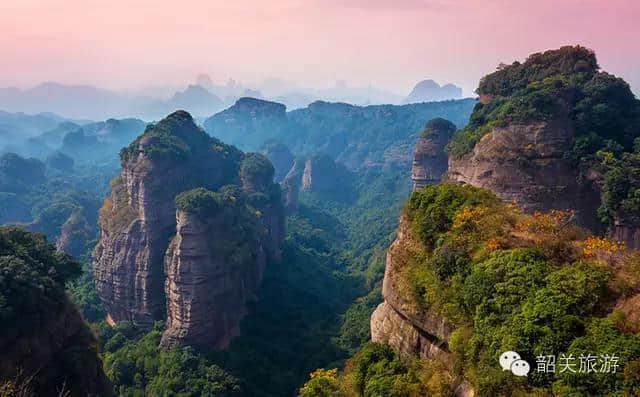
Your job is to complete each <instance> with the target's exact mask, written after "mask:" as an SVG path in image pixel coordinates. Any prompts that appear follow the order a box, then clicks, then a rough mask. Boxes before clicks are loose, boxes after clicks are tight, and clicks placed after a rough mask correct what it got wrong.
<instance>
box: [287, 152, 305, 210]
mask: <svg viewBox="0 0 640 397" xmlns="http://www.w3.org/2000/svg"><path fill="white" fill-rule="evenodd" d="M305 163H306V160H305V159H303V158H297V159H295V160H294V162H293V166H292V167H291V169H290V170H289V172H288V173H287V176H285V177H284V179H283V180H282V183H281V186H282V193H283V205H284V208H285V211H286V212H287V213H288V214H291V213H294V212H296V211H297V210H298V194H299V193H300V188H301V187H302V174H303V173H304V167H305Z"/></svg>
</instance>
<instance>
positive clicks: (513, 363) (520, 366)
mask: <svg viewBox="0 0 640 397" xmlns="http://www.w3.org/2000/svg"><path fill="white" fill-rule="evenodd" d="M500 366H501V367H502V370H503V371H511V372H512V373H513V374H514V375H516V376H527V374H528V373H529V371H530V370H531V367H530V366H529V363H528V362H526V361H524V360H523V359H522V358H521V357H520V355H519V354H518V353H516V352H512V351H508V352H504V353H502V354H501V355H500Z"/></svg>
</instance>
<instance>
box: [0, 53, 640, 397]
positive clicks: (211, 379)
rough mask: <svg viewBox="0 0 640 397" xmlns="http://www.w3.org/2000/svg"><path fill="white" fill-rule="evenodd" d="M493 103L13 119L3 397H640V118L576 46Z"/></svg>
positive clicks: (514, 75) (524, 70) (1, 311)
mask: <svg viewBox="0 0 640 397" xmlns="http://www.w3.org/2000/svg"><path fill="white" fill-rule="evenodd" d="M423 83H424V84H423ZM431 83H433V82H432V81H431ZM433 84H435V83H433ZM433 84H430V83H429V81H426V82H422V83H420V84H419V86H418V87H416V89H414V92H412V95H413V96H420V95H427V94H429V95H440V94H438V93H437V92H436V91H438V90H442V91H443V93H442V95H447V96H448V95H449V94H448V93H446V92H445V91H447V90H449V91H450V90H453V91H456V90H455V87H449V86H443V87H440V86H439V85H438V87H435V86H434V85H433ZM435 85H437V84H435ZM429 90H433V91H434V93H431V92H427V91H429ZM422 91H425V92H422ZM476 92H477V94H478V98H467V99H447V100H442V101H435V102H419V103H408V104H403V105H365V106H358V105H352V104H347V103H339V102H327V101H314V102H312V103H310V104H308V106H305V107H301V108H299V109H295V110H290V111H288V110H287V107H286V106H285V105H283V104H281V103H277V102H273V101H268V100H265V99H261V98H250V97H242V98H240V99H237V100H236V101H235V102H234V103H233V105H231V106H229V107H228V108H226V109H224V110H221V111H219V112H217V113H214V114H211V115H210V116H209V117H206V118H200V119H198V118H194V116H193V115H192V114H190V113H189V112H188V111H186V110H177V111H173V112H170V113H168V114H166V115H164V116H163V117H162V118H160V119H159V120H158V121H155V122H151V123H147V122H145V121H143V120H139V119H132V118H129V119H107V120H105V121H104V122H94V121H88V120H84V121H83V120H71V119H65V118H62V117H57V116H56V117H54V116H51V115H41V116H40V117H38V118H35V116H34V117H31V116H25V115H18V114H10V113H7V114H2V115H0V116H2V117H5V118H6V119H7V120H9V119H10V120H12V121H11V122H12V123H14V124H15V125H19V126H20V128H22V131H28V135H29V138H28V139H22V140H20V141H16V144H14V145H6V146H5V147H4V148H3V149H2V150H3V152H2V153H0V224H2V225H5V226H2V227H0V264H1V265H0V319H2V320H3V322H4V323H5V324H7V327H3V329H2V330H1V331H0V350H1V351H2V352H3V354H2V355H0V369H2V371H1V372H0V396H2V397H5V396H7V397H8V396H10V395H18V394H16V393H18V391H20V393H22V394H19V395H21V396H25V397H30V396H32V395H47V393H49V395H53V394H50V391H51V390H56V393H60V395H71V396H84V395H87V394H89V395H99V396H103V395H104V396H110V395H118V396H156V395H158V396H160V395H162V396H173V395H180V396H211V397H214V396H215V397H226V396H247V397H282V396H299V397H352V396H358V397H383V396H384V397H387V396H390V397H396V396H397V397H414V396H415V397H418V396H459V397H472V396H582V395H585V396H592V395H593V396H607V395H612V396H614V395H615V396H632V395H635V393H638V391H639V390H640V305H639V303H638V299H639V297H640V279H639V278H638V274H640V273H639V271H640V254H639V253H638V249H640V239H639V236H640V231H639V230H640V201H639V200H640V199H639V196H638V194H639V193H638V192H640V101H639V100H638V99H637V98H636V97H635V96H634V94H633V93H632V91H631V89H630V87H629V85H628V84H627V83H626V82H625V81H624V80H623V79H622V78H619V77H615V76H613V75H612V74H609V73H607V72H606V71H604V70H602V69H601V68H600V66H599V65H598V61H597V59H596V55H595V53H594V52H593V51H592V50H589V49H587V48H585V47H582V46H565V47H561V48H558V49H555V50H548V51H545V52H540V53H534V54H531V55H529V56H528V57H527V59H526V60H524V61H523V62H518V61H515V62H513V63H512V64H509V65H500V66H499V67H498V69H497V70H496V71H495V72H492V73H489V74H487V75H486V76H484V77H483V78H482V79H481V80H480V82H479V87H478V89H477V91H476ZM454 96H459V94H457V93H456V94H455V95H454ZM12 125H13V124H12ZM504 351H517V352H518V353H519V355H520V356H521V359H522V360H525V361H526V362H527V363H528V365H531V369H532V372H531V373H530V374H529V376H526V377H519V376H516V375H514V374H515V372H513V373H512V371H503V369H502V368H500V365H499V363H498V361H497V360H498V358H499V357H500V355H501V353H502V352H504ZM586 353H589V354H591V353H593V354H595V355H596V356H598V357H601V356H604V355H608V356H610V355H612V354H615V355H616V357H617V360H618V363H619V368H618V369H619V372H617V373H616V374H609V373H604V372H598V373H594V374H593V376H592V377H590V378H589V380H588V381H585V378H584V377H581V376H586V375H582V374H577V373H573V374H572V373H559V372H558V373H544V374H543V373H540V372H538V371H535V372H534V371H533V369H534V368H533V367H534V365H535V363H536V362H537V361H539V360H538V358H539V357H541V356H544V357H546V356H547V355H554V357H555V356H556V355H557V356H560V355H572V356H574V357H579V356H580V355H584V354H586ZM56 360H59V361H60V362H61V363H62V364H60V365H58V366H56V365H55V364H52V363H55V362H56ZM594 372H595V371H594ZM65 393H66V394H65Z"/></svg>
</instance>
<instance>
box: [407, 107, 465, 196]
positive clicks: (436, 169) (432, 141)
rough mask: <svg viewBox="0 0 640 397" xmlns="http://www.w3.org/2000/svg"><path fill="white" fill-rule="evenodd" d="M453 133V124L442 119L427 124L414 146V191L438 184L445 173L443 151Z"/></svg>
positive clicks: (446, 159)
mask: <svg viewBox="0 0 640 397" xmlns="http://www.w3.org/2000/svg"><path fill="white" fill-rule="evenodd" d="M455 131H456V126H455V124H453V123H452V122H450V121H447V120H445V119H442V118H436V119H433V120H431V121H429V122H428V123H427V125H426V126H425V129H424V130H423V131H422V133H421V134H420V139H419V140H418V143H417V144H416V149H415V153H414V157H413V165H412V167H411V180H412V181H413V189H414V190H415V189H421V188H423V187H425V186H426V185H433V184H436V183H438V182H440V179H441V178H442V175H443V174H444V173H445V172H447V167H448V157H447V154H446V153H445V151H444V149H445V146H446V145H447V144H448V143H449V141H450V140H451V137H452V136H453V133H454V132H455Z"/></svg>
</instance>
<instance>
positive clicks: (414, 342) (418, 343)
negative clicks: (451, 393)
mask: <svg viewBox="0 0 640 397" xmlns="http://www.w3.org/2000/svg"><path fill="white" fill-rule="evenodd" d="M419 245H420V243H417V242H416V241H414V240H413V238H412V236H411V231H410V227H409V221H408V220H407V219H406V218H405V217H403V218H402V219H401V220H400V225H399V226H398V232H397V237H396V240H395V241H394V242H393V244H391V247H389V250H388V252H387V260H386V266H385V273H384V280H383V282H382V296H383V298H384V301H383V302H382V303H381V304H380V305H378V307H377V308H376V310H375V311H374V312H373V314H372V316H371V340H372V341H373V342H377V343H384V344H388V345H391V346H393V347H394V348H395V349H397V350H398V351H399V352H401V353H403V354H406V355H410V356H412V357H418V358H421V359H433V360H438V361H439V362H441V363H442V364H444V366H445V367H446V368H448V369H449V371H453V369H454V368H453V367H454V358H453V355H452V354H451V352H450V351H449V346H448V342H449V337H450V336H451V333H452V332H453V331H454V327H453V325H452V324H451V323H449V321H447V320H446V319H445V318H443V317H442V316H440V315H438V314H437V313H434V312H432V311H430V310H429V309H425V308H422V307H419V306H418V305H416V304H415V297H413V296H412V295H411V292H410V288H406V287H404V286H403V284H402V271H403V268H405V266H407V265H408V260H409V258H410V257H411V256H412V254H413V253H415V250H416V247H417V246H419ZM455 395H456V396H458V397H472V396H473V395H474V392H473V390H472V389H471V387H470V386H469V385H468V383H467V382H465V381H462V382H460V384H459V385H458V386H457V388H456V390H455Z"/></svg>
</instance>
